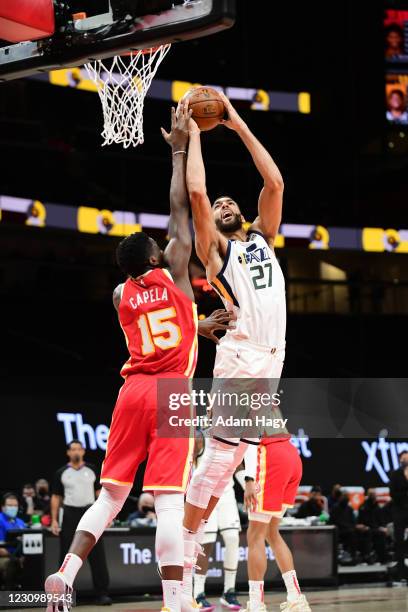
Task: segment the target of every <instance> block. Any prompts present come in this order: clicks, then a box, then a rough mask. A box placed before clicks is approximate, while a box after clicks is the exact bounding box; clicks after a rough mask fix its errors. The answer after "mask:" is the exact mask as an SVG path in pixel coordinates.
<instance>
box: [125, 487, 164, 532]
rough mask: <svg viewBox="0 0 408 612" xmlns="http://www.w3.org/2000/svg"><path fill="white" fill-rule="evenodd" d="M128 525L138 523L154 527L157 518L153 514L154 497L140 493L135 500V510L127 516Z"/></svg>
mask: <svg viewBox="0 0 408 612" xmlns="http://www.w3.org/2000/svg"><path fill="white" fill-rule="evenodd" d="M128 521H129V523H133V522H136V523H137V522H139V521H142V522H140V523H139V524H142V525H143V524H145V525H149V526H151V527H155V526H156V523H157V517H156V514H155V512H154V497H153V495H152V494H151V493H142V494H141V495H140V497H139V499H138V500H137V510H136V512H132V513H131V514H129V516H128Z"/></svg>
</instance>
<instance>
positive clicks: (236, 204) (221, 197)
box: [211, 195, 242, 214]
mask: <svg viewBox="0 0 408 612" xmlns="http://www.w3.org/2000/svg"><path fill="white" fill-rule="evenodd" d="M225 199H227V200H232V201H233V202H234V204H235V206H237V208H238V210H239V212H240V213H241V214H242V211H241V207H240V205H239V204H238V202H237V201H236V200H234V198H232V197H231V196H227V195H222V196H218V198H215V200H214V202H213V203H212V204H211V208H213V207H214V205H215V203H216V202H218V200H225Z"/></svg>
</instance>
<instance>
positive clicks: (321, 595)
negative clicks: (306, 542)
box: [14, 586, 408, 612]
mask: <svg viewBox="0 0 408 612" xmlns="http://www.w3.org/2000/svg"><path fill="white" fill-rule="evenodd" d="M306 595H307V598H308V600H309V603H310V605H311V608H312V610H316V611H320V610H321V611H323V610H324V611H325V612H331V611H333V612H354V611H358V612H360V611H361V612H366V611H367V612H368V611H370V612H377V611H379V610H381V611H382V612H385V610H387V612H388V611H392V612H403V611H404V610H406V611H408V588H407V587H403V588H395V587H394V588H386V587H384V586H372V587H371V586H370V587H363V588H357V587H356V588H354V587H353V588H347V587H341V588H339V589H330V590H324V591H307V592H306ZM209 599H210V601H212V602H214V603H217V600H216V599H215V598H211V597H210V598H209ZM239 599H240V601H241V603H242V604H243V606H245V605H246V602H247V597H246V596H245V595H243V596H240V597H239ZM265 600H266V602H265V603H266V606H267V609H268V612H275V611H278V610H279V604H280V603H281V602H282V601H283V596H282V593H265ZM160 607H161V602H160V601H137V602H135V601H132V602H130V601H128V602H120V603H116V602H115V603H114V604H113V605H112V606H111V607H110V608H101V607H99V606H92V605H83V606H78V607H77V609H78V612H101V611H102V609H106V611H107V612H108V610H110V611H111V612H142V611H144V610H146V611H148V612H150V611H151V610H157V611H159V610H160ZM14 610H16V609H14ZM28 610H29V609H28V608H25V609H24V611H25V612H28ZM33 610H37V611H38V608H34V609H33ZM222 610H223V608H221V606H219V607H218V608H217V611H216V612H221V611H222ZM22 612H23V611H22Z"/></svg>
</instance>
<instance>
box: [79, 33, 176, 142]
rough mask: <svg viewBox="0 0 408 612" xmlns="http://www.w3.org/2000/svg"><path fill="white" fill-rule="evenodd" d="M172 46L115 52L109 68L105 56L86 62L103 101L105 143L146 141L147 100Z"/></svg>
mask: <svg viewBox="0 0 408 612" xmlns="http://www.w3.org/2000/svg"><path fill="white" fill-rule="evenodd" d="M170 47H171V45H170V44H166V45H160V46H159V47H152V48H150V49H143V50H139V51H130V52H129V53H127V54H126V55H123V56H121V55H115V56H114V57H113V58H112V63H111V65H110V67H109V68H108V67H107V66H106V64H104V60H94V61H92V62H90V63H88V64H85V68H86V70H87V72H88V75H89V77H90V79H91V80H92V81H93V82H94V83H95V85H96V87H97V90H98V94H99V98H100V100H101V102H102V110H103V124H104V125H103V131H102V138H103V145H110V144H113V143H114V142H116V143H118V144H123V146H124V148H125V149H126V148H128V147H129V146H130V145H133V146H134V147H136V146H137V145H139V144H142V143H143V142H144V138H143V106H144V100H145V97H146V94H147V92H148V90H149V87H150V85H151V82H152V80H153V77H154V75H155V74H156V71H157V69H158V67H159V65H160V64H161V62H162V60H163V59H164V56H165V55H166V54H167V53H168V51H169V49H170ZM105 61H106V60H105ZM103 145H102V146H103Z"/></svg>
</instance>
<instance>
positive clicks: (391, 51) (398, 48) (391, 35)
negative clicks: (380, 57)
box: [385, 23, 404, 58]
mask: <svg viewBox="0 0 408 612" xmlns="http://www.w3.org/2000/svg"><path fill="white" fill-rule="evenodd" d="M403 54H404V31H403V29H402V28H401V26H399V25H398V23H390V25H389V26H388V27H387V28H386V29H385V57H386V58H391V57H398V56H399V55H403Z"/></svg>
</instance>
